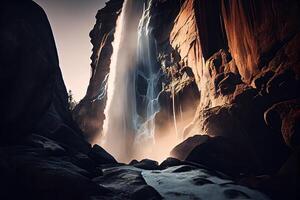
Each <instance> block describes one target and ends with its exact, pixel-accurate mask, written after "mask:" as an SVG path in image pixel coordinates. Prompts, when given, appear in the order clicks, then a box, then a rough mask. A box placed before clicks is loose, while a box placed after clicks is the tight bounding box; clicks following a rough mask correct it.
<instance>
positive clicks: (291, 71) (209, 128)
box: [74, 0, 300, 170]
mask: <svg viewBox="0 0 300 200" xmlns="http://www.w3.org/2000/svg"><path fill="white" fill-rule="evenodd" d="M115 2H118V4H117V5H118V6H119V7H118V9H116V8H114V9H112V8H111V7H110V6H109V5H110V4H113V3H115ZM152 3H153V7H152V9H151V11H150V13H149V14H150V16H151V19H150V20H149V24H150V26H151V27H152V29H153V37H154V39H155V41H156V48H157V49H156V51H157V62H158V63H159V64H160V68H161V69H160V71H161V73H162V77H161V80H160V82H161V84H162V86H161V89H162V92H161V94H160V96H159V99H158V100H159V105H160V111H159V112H158V113H157V115H156V121H155V124H156V126H155V130H156V131H155V137H157V138H162V137H161V136H164V137H166V138H168V137H167V136H166V135H172V137H170V138H169V139H168V140H169V141H171V140H172V141H173V140H174V141H175V142H174V143H178V142H180V141H182V140H183V139H184V138H187V137H189V136H193V135H195V134H200V135H202V134H207V135H210V136H222V137H227V138H230V139H234V140H238V141H239V142H240V143H242V144H243V145H244V146H246V149H247V151H249V154H251V155H259V156H254V157H255V159H256V160H255V163H259V165H261V166H264V168H265V169H267V168H268V169H270V170H272V169H274V168H276V166H279V165H280V164H281V163H282V162H283V160H285V159H286V155H287V152H288V151H289V150H288V149H287V147H286V146H285V144H284V140H283V138H282V136H281V131H286V128H284V127H281V125H280V124H282V123H281V120H283V119H284V118H285V117H284V116H294V117H296V116H297V115H295V114H293V115H288V114H281V112H283V111H281V109H279V108H278V107H276V106H275V107H274V106H273V105H274V104H280V103H281V102H283V101H289V100H292V101H297V99H298V98H299V94H298V92H297V91H299V57H300V56H299V53H298V52H299V27H300V25H299V22H298V20H297V18H299V10H300V8H299V3H298V2H297V1H294V0H287V1H280V2H279V1H271V2H270V1H268V2H267V1H250V0H249V1H239V0H232V1H227V0H212V1H204V0H199V1H196V0H185V1H180V0H178V1H176V2H174V1H170V0H156V1H153V2H152ZM121 4H122V3H121V1H109V2H108V4H107V6H106V7H105V8H104V9H102V10H101V11H99V12H104V11H106V12H107V13H115V12H116V11H117V10H119V9H120V5H121ZM115 16H116V15H115ZM101 19H104V18H103V17H102V18H101ZM115 19H116V17H115ZM98 23H99V20H98V22H97V24H98ZM103 23H104V22H103ZM104 24H107V23H104ZM96 26H97V25H96ZM103 26H104V25H103ZM111 27H114V25H111ZM94 33H95V32H94ZM95 35H98V37H99V38H97V39H94V42H93V44H94V52H98V53H100V54H99V55H102V54H101V52H105V51H104V49H102V48H101V45H99V44H101V41H102V40H103V38H105V37H103V36H101V34H95ZM95 38H96V37H95ZM111 43H112V39H111V40H109V41H108V42H107V45H108V46H111ZM96 49H97V50H96ZM110 57H111V51H110V54H103V58H102V59H101V60H102V61H101V60H99V61H101V62H103V61H104V60H109V59H110ZM92 60H93V62H94V61H97V59H96V58H95V57H92ZM108 66H109V64H108V63H106V64H103V65H101V67H100V65H99V66H98V71H99V70H100V71H102V70H104V71H105V73H102V72H101V73H100V71H99V74H98V75H96V74H95V73H94V75H92V79H91V83H90V85H89V88H91V87H92V86H93V84H94V82H95V81H96V82H97V83H98V85H97V87H94V88H95V89H93V91H94V93H95V94H100V93H101V91H102V89H101V88H103V87H101V84H100V83H101V82H103V80H104V77H105V76H106V75H107V72H108V71H107V69H108ZM92 69H94V67H93V65H92ZM138 84H139V85H143V84H144V83H143V80H141V81H140V82H138ZM88 94H89V95H90V94H91V93H90V92H88V93H87V96H89V95H88ZM91 96H93V95H91ZM104 98H105V97H104ZM84 102H85V103H84ZM83 104H86V105H93V104H94V101H92V100H91V99H88V98H85V99H84V100H82V102H81V103H80V104H79V106H78V108H77V110H75V114H74V115H75V118H77V119H78V120H77V121H78V122H79V124H80V125H81V127H85V130H89V128H90V127H91V125H90V124H88V123H86V124H85V123H83V121H86V122H90V121H93V123H94V122H96V124H97V125H96V126H92V127H93V128H94V129H93V131H87V132H88V133H89V132H93V134H96V133H97V134H101V127H102V122H103V117H95V115H87V114H86V113H85V112H81V113H82V115H79V114H78V113H79V112H78V111H79V110H80V109H79V108H81V107H82V105H83ZM101 105H102V106H100V107H93V108H92V107H86V112H90V113H98V114H99V115H98V116H100V115H101V116H103V103H101ZM272 106H273V107H272ZM271 107H272V108H274V109H272V111H270V109H271ZM268 109H269V110H268ZM285 109H287V110H286V111H285V113H290V111H291V110H293V112H296V111H294V110H295V109H296V108H294V107H293V108H287V107H285ZM296 110H297V109H296ZM90 118H91V120H90ZM99 119H100V120H99ZM296 119H298V118H297V117H296V118H295V120H296ZM295 120H294V118H293V120H292V121H294V122H293V123H296V122H297V123H298V121H297V120H296V121H295ZM275 124H279V125H275ZM292 126H293V125H292ZM165 129H167V130H168V131H167V132H168V134H167V133H166V132H165V131H164V130H165ZM293 134H295V133H293ZM174 135H176V137H174ZM285 135H289V134H285ZM288 138H297V137H290V136H288ZM288 140H289V139H288ZM157 141H159V139H157ZM246 141H247V142H246ZM289 141H290V140H289ZM292 143H293V142H292ZM295 143H296V142H295ZM293 144H294V143H293ZM172 145H174V144H172ZM161 148H163V147H161ZM268 163H269V164H268Z"/></svg>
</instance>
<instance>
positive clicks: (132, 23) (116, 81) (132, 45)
mask: <svg viewBox="0 0 300 200" xmlns="http://www.w3.org/2000/svg"><path fill="white" fill-rule="evenodd" d="M146 2H147V3H145V4H144V2H143V1H141V0H125V1H124V4H123V8H122V12H121V15H120V16H119V18H118V21H117V26H116V31H115V40H114V42H113V54H112V59H111V60H112V62H111V65H110V72H109V77H108V81H107V104H106V107H105V111H104V113H105V116H106V119H105V120H104V125H103V132H104V134H103V135H104V141H103V146H104V147H105V148H106V149H107V150H108V151H109V152H111V153H112V154H113V155H114V156H115V157H116V158H117V159H118V160H119V161H125V162H126V161H129V160H130V159H132V158H133V157H134V156H136V154H135V151H137V152H139V151H145V149H149V150H150V151H151V147H152V145H153V144H154V142H155V141H154V131H155V115H156V113H157V112H158V111H159V104H158V95H159V92H160V89H161V87H159V79H160V75H161V73H160V70H159V66H158V63H157V59H156V57H157V55H156V43H155V40H154V37H153V35H152V29H151V26H150V21H151V17H150V9H151V5H152V1H151V0H150V1H146ZM143 5H144V9H143V8H142V6H143ZM142 11H143V14H142V15H141V13H142ZM139 13H140V14H139ZM141 80H143V82H144V83H145V85H144V88H141V84H140V81H141ZM138 91H141V92H138Z"/></svg>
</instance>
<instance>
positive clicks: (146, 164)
mask: <svg viewBox="0 0 300 200" xmlns="http://www.w3.org/2000/svg"><path fill="white" fill-rule="evenodd" d="M133 166H135V167H137V168H140V169H146V170H155V169H159V165H158V162H157V161H154V160H149V159H143V160H141V161H140V162H138V163H136V164H133Z"/></svg>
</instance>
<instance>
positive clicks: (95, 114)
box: [73, 0, 123, 140]
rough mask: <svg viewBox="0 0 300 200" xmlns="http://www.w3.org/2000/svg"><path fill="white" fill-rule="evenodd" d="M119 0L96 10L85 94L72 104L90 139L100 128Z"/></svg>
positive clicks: (121, 1)
mask: <svg viewBox="0 0 300 200" xmlns="http://www.w3.org/2000/svg"><path fill="white" fill-rule="evenodd" d="M122 4H123V0H111V1H108V2H107V3H106V6H105V7H104V8H103V9H101V10H99V11H98V13H97V15H96V19H97V20H96V24H95V26H94V28H93V30H92V31H91V32H90V37H91V43H92V45H93V50H92V51H93V54H92V56H91V60H92V63H91V78H90V83H89V85H88V89H87V93H86V95H85V97H84V98H83V99H82V100H81V101H80V103H79V104H78V105H77V106H76V108H75V109H74V112H73V117H74V119H75V120H76V122H77V123H78V124H79V126H80V128H81V130H83V131H84V132H85V137H86V138H87V139H88V140H91V139H92V138H93V137H94V136H95V135H96V134H100V132H101V130H102V125H103V120H104V118H105V116H104V113H103V112H104V108H105V103H106V81H107V78H108V77H107V76H108V72H109V66H110V62H111V60H110V57H111V55H112V51H113V48H112V41H113V39H114V32H115V26H116V21H117V18H118V16H119V13H120V12H121V9H122Z"/></svg>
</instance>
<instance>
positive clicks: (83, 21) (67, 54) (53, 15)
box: [34, 0, 106, 102]
mask: <svg viewBox="0 0 300 200" xmlns="http://www.w3.org/2000/svg"><path fill="white" fill-rule="evenodd" d="M34 1H35V2H36V3H38V4H39V5H40V6H41V7H42V8H43V9H44V10H45V12H46V14H47V16H48V19H49V21H50V24H51V27H52V31H53V34H54V38H55V42H56V47H57V50H58V56H59V61H60V67H61V70H62V73H63V77H64V81H65V84H66V86H67V89H68V90H72V93H73V97H74V98H75V100H76V101H77V102H78V101H80V100H81V99H82V98H83V97H84V95H85V93H86V89H87V86H88V83H89V78H90V63H91V60H90V56H91V54H92V45H91V43H90V37H89V32H90V31H91V30H92V28H93V26H94V24H95V23H96V19H95V16H96V14H97V11H98V10H99V9H100V8H103V7H104V5H105V2H106V0H34Z"/></svg>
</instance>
